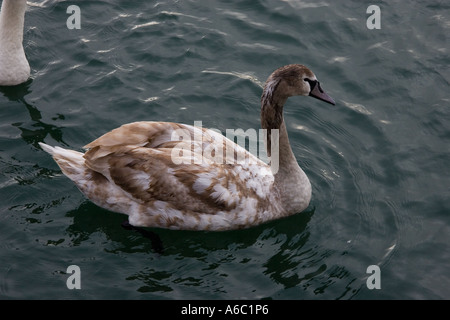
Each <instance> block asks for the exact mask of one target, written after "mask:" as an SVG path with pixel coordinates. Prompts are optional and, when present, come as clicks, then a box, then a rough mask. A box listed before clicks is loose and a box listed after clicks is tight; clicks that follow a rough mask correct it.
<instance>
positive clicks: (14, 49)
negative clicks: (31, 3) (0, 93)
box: [0, 0, 30, 86]
mask: <svg viewBox="0 0 450 320" xmlns="http://www.w3.org/2000/svg"><path fill="white" fill-rule="evenodd" d="M26 9H27V1H26V0H3V3H2V8H1V11H0V86H14V85H17V84H20V83H23V82H25V81H27V80H28V78H29V77H30V65H29V64H28V60H27V58H26V57H25V51H24V50H23V45H22V41H23V25H24V20H25V11H26Z"/></svg>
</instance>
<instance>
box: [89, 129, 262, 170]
mask: <svg viewBox="0 0 450 320" xmlns="http://www.w3.org/2000/svg"><path fill="white" fill-rule="evenodd" d="M129 147H146V148H155V149H162V148H171V149H177V150H179V151H180V153H181V154H182V153H183V152H181V151H182V150H183V151H185V150H187V151H191V153H190V155H191V156H192V157H196V158H195V159H194V163H196V164H199V163H200V162H199V161H200V160H199V157H200V158H201V159H202V161H206V162H208V163H211V162H214V163H227V164H233V163H239V162H240V163H242V162H249V163H258V164H259V165H263V162H262V161H261V160H259V159H258V158H257V157H256V156H254V155H252V154H251V153H249V152H248V151H247V150H245V148H242V147H240V146H239V145H237V144H235V143H234V142H233V141H231V140H229V139H227V138H226V137H224V136H223V135H221V134H220V133H218V132H216V131H213V130H209V129H206V128H201V127H195V126H190V125H185V124H178V123H172V122H151V121H142V122H133V123H129V124H125V125H123V126H121V127H119V128H117V129H114V130H112V131H110V132H108V133H106V134H104V135H103V136H101V137H100V138H98V139H96V140H94V141H93V142H91V143H89V144H88V145H86V146H84V148H85V149H90V151H88V152H89V157H90V158H91V160H94V158H96V157H102V156H104V155H106V154H109V153H111V152H115V151H117V150H120V149H122V148H126V149H127V148H129ZM177 150H172V151H171V153H172V155H175V152H176V151H177Z"/></svg>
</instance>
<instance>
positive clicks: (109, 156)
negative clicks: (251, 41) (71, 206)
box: [40, 65, 335, 230]
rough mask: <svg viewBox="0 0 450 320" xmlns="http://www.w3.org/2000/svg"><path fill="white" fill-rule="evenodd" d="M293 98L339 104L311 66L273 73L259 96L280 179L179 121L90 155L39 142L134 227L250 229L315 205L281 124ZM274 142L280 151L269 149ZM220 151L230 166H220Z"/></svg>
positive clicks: (141, 129) (113, 135)
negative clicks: (273, 134)
mask: <svg viewBox="0 0 450 320" xmlns="http://www.w3.org/2000/svg"><path fill="white" fill-rule="evenodd" d="M293 95H303V96H308V95H309V96H313V97H315V98H318V99H321V100H323V101H326V102H328V103H331V104H335V103H334V101H333V99H331V98H330V97H329V96H328V95H327V94H326V93H325V92H323V90H322V88H321V87H320V84H319V82H318V81H317V79H316V77H315V75H314V74H313V73H312V72H311V71H310V70H309V69H308V68H306V67H305V66H302V65H288V66H285V67H282V68H279V69H277V70H276V71H274V72H273V73H272V75H271V76H270V77H269V78H268V79H267V82H266V84H265V86H264V91H263V94H262V97H261V124H262V127H263V128H264V129H268V130H271V129H279V139H278V141H277V140H276V139H273V140H272V139H271V135H268V136H267V138H266V141H265V142H266V148H267V150H269V151H270V150H272V151H273V150H277V149H278V150H279V168H278V171H277V172H276V173H275V174H274V173H273V172H272V171H271V167H270V166H269V165H267V164H266V163H264V162H262V161H261V160H259V159H257V158H256V157H255V156H253V155H252V154H250V153H249V152H247V151H246V150H245V149H244V148H242V147H240V146H238V145H236V144H235V143H234V142H233V141H231V140H228V139H226V138H225V137H223V136H222V135H220V134H218V133H216V132H215V131H212V130H209V129H203V128H202V129H200V128H198V127H193V126H190V125H185V124H177V123H168V122H134V123H130V124H126V125H123V126H121V127H120V128H117V129H114V130H112V131H110V132H108V133H106V134H105V135H103V136H101V137H100V138H98V139H97V140H95V141H93V142H91V143H89V144H88V145H86V146H85V148H86V149H87V150H88V151H87V152H86V153H85V154H83V153H80V152H77V151H72V150H66V149H62V148H59V147H51V146H48V145H46V144H43V143H40V145H41V147H42V148H43V149H44V150H45V151H47V152H48V153H50V154H51V155H52V156H53V158H54V160H55V161H56V162H57V163H58V165H59V167H60V168H61V170H62V171H63V173H64V174H65V175H66V176H68V177H69V178H70V179H71V180H73V181H74V182H75V184H76V185H77V186H78V188H79V189H80V190H81V191H82V192H83V193H84V194H85V195H86V196H87V197H88V198H89V199H90V200H91V201H93V202H94V203H96V204H97V205H99V206H101V207H104V208H106V209H109V210H112V211H116V212H121V213H125V214H127V215H128V216H129V217H128V219H129V223H130V224H131V225H132V226H144V227H162V228H170V229H189V230H230V229H240V228H246V227H250V226H254V225H257V224H260V223H263V222H266V221H269V220H272V219H276V218H280V217H284V216H288V215H292V214H294V213H298V212H301V211H302V210H304V209H305V208H306V207H307V206H308V204H309V201H310V198H311V184H310V182H309V180H308V177H307V176H306V174H305V173H304V172H303V170H302V169H301V168H300V167H299V166H298V164H297V161H296V159H295V156H294V154H293V153H292V150H291V147H290V144H289V140H288V135H287V131H286V125H285V123H284V119H283V105H284V103H285V101H286V100H287V98H288V97H290V96H293ZM177 130H178V131H177ZM180 132H181V133H182V135H184V137H183V140H179V139H180V138H179V136H180ZM269 132H270V131H269ZM274 132H275V131H274ZM186 136H188V138H186ZM195 137H197V139H196V138H195ZM198 137H200V138H201V141H200V142H199V141H198ZM189 139H192V140H189ZM270 143H276V144H277V146H278V148H269V147H268V146H269V144H270ZM180 147H181V148H180ZM191 147H192V148H191ZM176 148H178V149H176ZM180 149H182V151H183V152H182V154H180V152H179V151H180ZM225 150H231V151H232V152H225ZM219 153H221V154H222V155H223V158H224V159H225V160H226V161H224V159H222V161H217V159H218V158H217V156H218V154H219ZM193 159H194V161H193ZM219 159H220V157H219ZM236 159H241V160H242V159H245V161H236Z"/></svg>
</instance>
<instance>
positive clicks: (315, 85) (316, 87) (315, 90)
mask: <svg viewBox="0 0 450 320" xmlns="http://www.w3.org/2000/svg"><path fill="white" fill-rule="evenodd" d="M309 95H310V96H311V97H314V98H316V99H319V100H322V101H325V102H328V103H330V104H332V105H333V106H334V105H336V102H334V100H333V98H331V97H330V96H329V95H327V94H326V93H325V91H323V90H322V87H321V86H320V82H319V81H314V82H312V87H311V91H310V92H309Z"/></svg>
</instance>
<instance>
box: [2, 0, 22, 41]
mask: <svg viewBox="0 0 450 320" xmlns="http://www.w3.org/2000/svg"><path fill="white" fill-rule="evenodd" d="M26 9H27V1H26V0H3V3H2V9H1V11H0V39H2V40H5V41H7V44H8V45H17V46H22V41H23V25H24V21H25V10H26ZM2 44H3V43H2Z"/></svg>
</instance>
